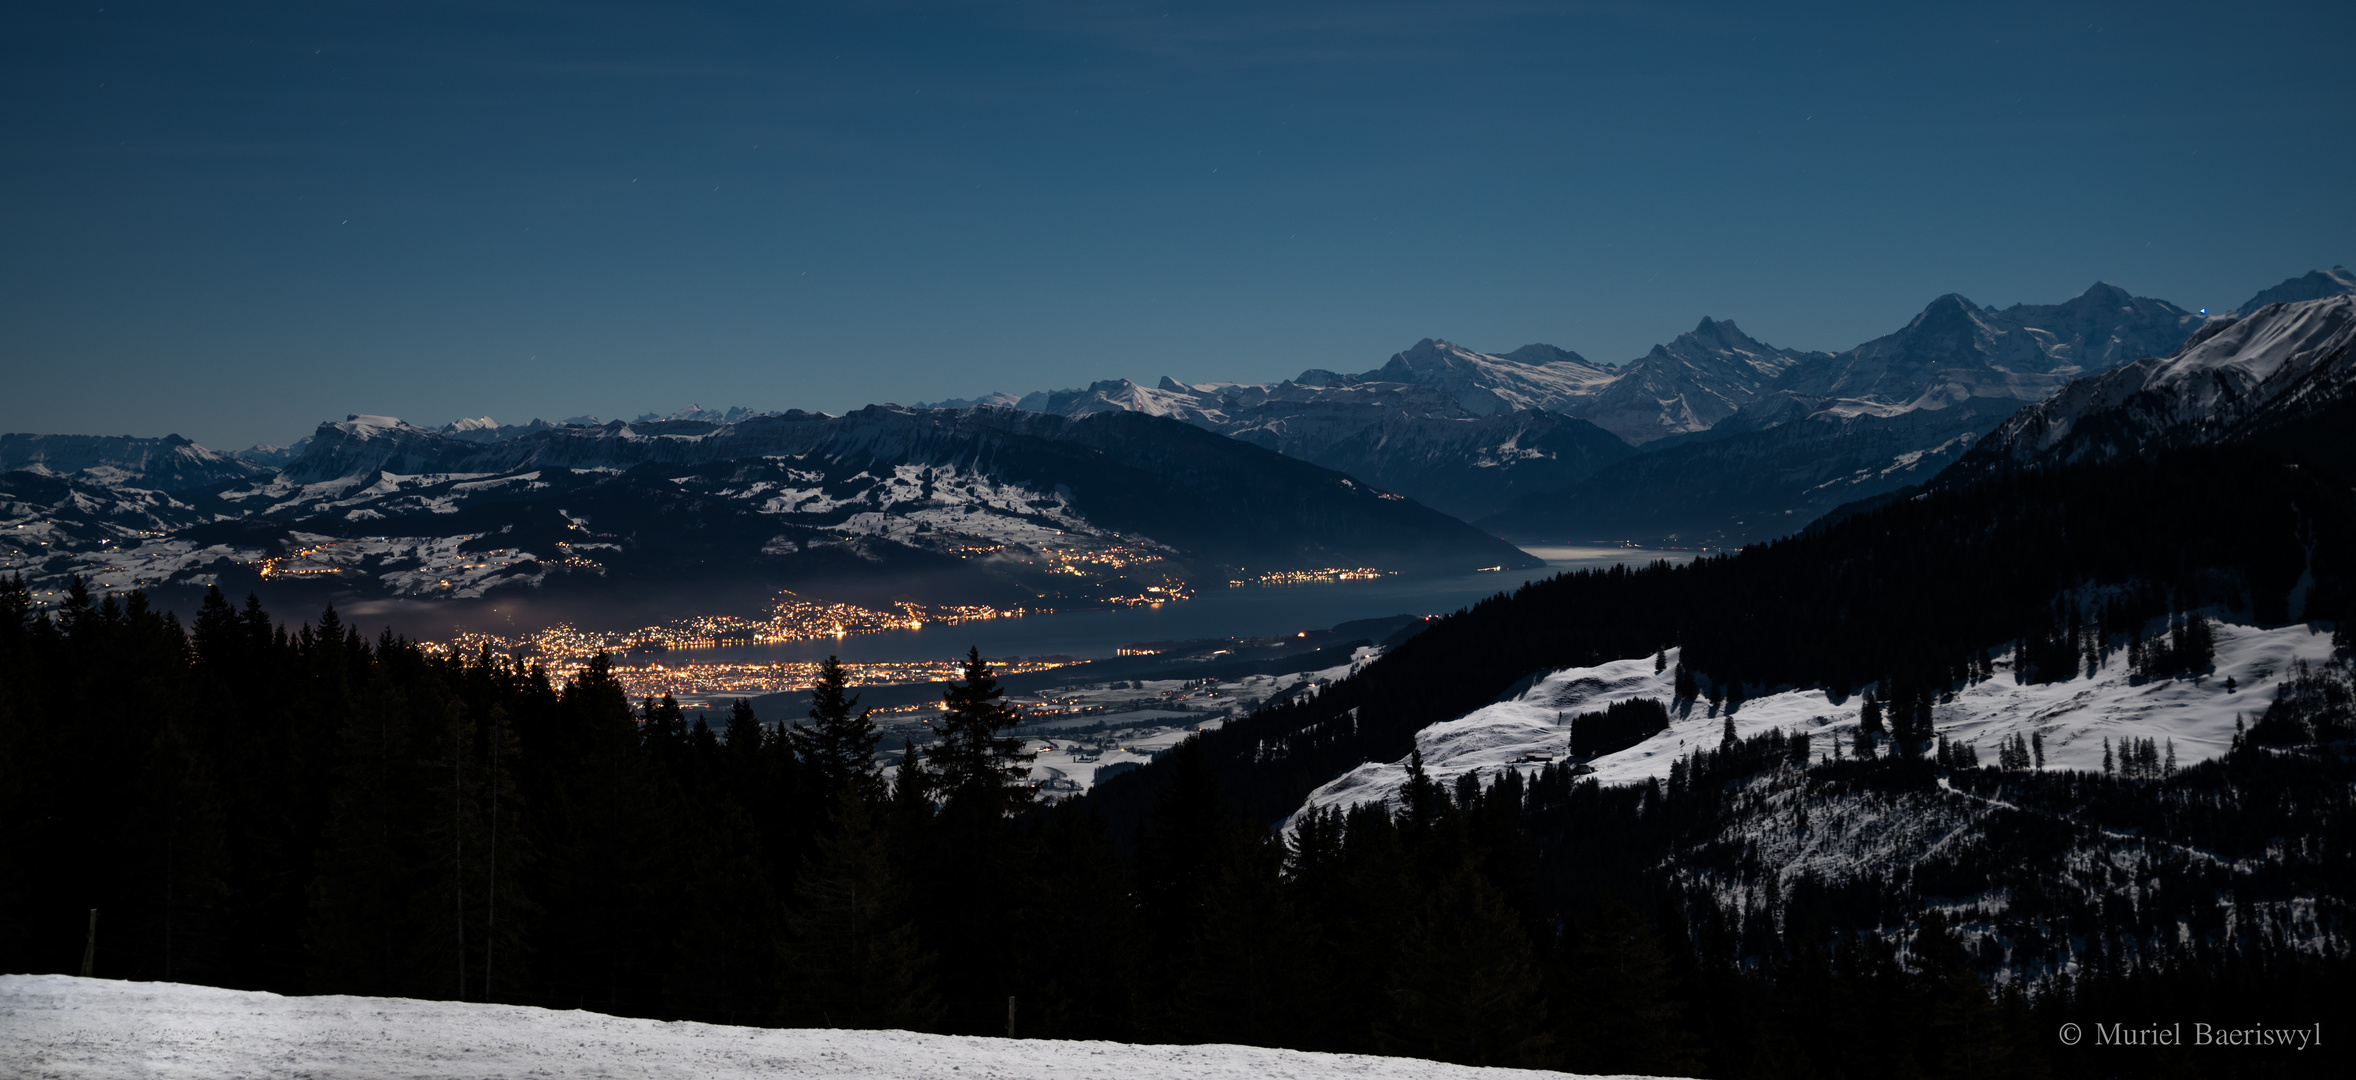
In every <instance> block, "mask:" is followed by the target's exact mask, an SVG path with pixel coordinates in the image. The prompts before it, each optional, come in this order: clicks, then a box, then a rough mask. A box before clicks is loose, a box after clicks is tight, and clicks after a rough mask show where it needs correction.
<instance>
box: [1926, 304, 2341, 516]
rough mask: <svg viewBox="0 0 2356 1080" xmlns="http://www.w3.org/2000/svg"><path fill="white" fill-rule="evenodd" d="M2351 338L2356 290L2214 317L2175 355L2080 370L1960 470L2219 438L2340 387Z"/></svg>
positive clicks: (1963, 473)
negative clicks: (2095, 372) (2085, 373)
mask: <svg viewBox="0 0 2356 1080" xmlns="http://www.w3.org/2000/svg"><path fill="white" fill-rule="evenodd" d="M2351 344H2356V296H2331V297H2325V298H2323V299H2318V300H2305V301H2300V302H2297V303H2289V304H2270V305H2267V306H2265V307H2262V308H2260V309H2258V310H2257V311H2256V312H2254V313H2252V314H2250V315H2248V316H2247V317H2243V318H2239V319H2235V318H2230V317H2229V318H2222V319H2214V320H2211V321H2210V322H2209V323H2208V324H2207V325H2205V326H2203V327H2202V328H2201V330H2200V332H2198V333H2196V334H2194V335H2193V337H2192V338H2191V340H2189V341H2187V342H2186V343H2185V344H2184V347H2183V348H2181V349H2179V350H2177V351H2176V352H2175V353H2174V354H2173V355H2171V356H2168V357H2166V358H2164V359H2162V358H2153V359H2147V360H2143V361H2140V362H2137V363H2135V364H2132V365H2129V366H2127V367H2123V368H2120V369H2118V370H2115V371H2111V372H2108V373H2105V374H2103V375H2099V376H2095V377H2091V378H2085V379H2079V380H2077V381H2075V382H2072V383H2071V384H2070V385H2069V386H2067V387H2065V388H2063V389H2062V390H2061V391H2060V392H2059V393H2056V394H2055V395H2053V396H2052V397H2051V398H2048V399H2046V400H2045V401H2042V402H2039V403H2037V404H2035V405H2032V406H2029V407H2028V408H2025V409H2022V410H2021V411H2020V412H2019V413H2018V414H2016V415H2015V416H2013V417H2012V418H2011V419H2008V420H2006V421H2005V422H2004V423H2003V424H2002V425H2000V426H1999V427H1997V429H1996V430H1995V431H1994V432H1992V433H1990V434H1989V436H1988V437H1987V438H1985V439H1983V440H1981V442H1980V446H1979V447H1978V448H1977V450H1976V451H1975V452H1974V453H1973V454H1971V455H1970V456H1969V457H1968V458H1967V459H1966V461H1965V464H1966V467H1965V468H1964V469H1963V470H1960V471H1959V473H1958V478H1963V477H1968V476H1971V475H1977V474H1978V473H1980V472H1982V471H1985V470H1990V469H1995V468H2000V467H2004V466H2021V465H2028V464H2032V463H2067V462H2078V461H2101V460H2105V459H2108V458H2112V457H2117V456H2121V455H2132V454H2137V453H2142V452H2145V451H2149V450H2156V449H2158V448H2160V447H2163V446H2174V445H2186V444H2191V443H2200V442H2209V441H2215V440H2217V439H2219V438H2220V437H2224V436H2228V435H2230V433H2231V431H2232V429H2233V428H2234V427H2235V426H2236V425H2238V424H2241V423H2244V422H2246V421H2248V420H2250V419H2252V418H2254V417H2256V416H2258V415H2260V414H2262V413H2264V412H2265V411H2267V410H2268V409H2269V408H2271V407H2273V406H2275V405H2277V404H2278V403H2286V402H2289V401H2291V400H2293V399H2295V398H2297V397H2299V396H2300V395H2302V394H2303V393H2307V392H2310V391H2315V390H2317V388H2321V392H2322V393H2326V394H2328V393H2332V392H2336V391H2337V390H2338V389H2340V388H2341V387H2343V386H2344V385H2345V384H2346V382H2347V380H2348V379H2349V378H2350V376H2351V374H2352V373H2356V370H2352V369H2356V358H2352V356H2351V350H2350V345H2351Z"/></svg>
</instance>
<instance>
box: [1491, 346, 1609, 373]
mask: <svg viewBox="0 0 2356 1080" xmlns="http://www.w3.org/2000/svg"><path fill="white" fill-rule="evenodd" d="M1497 355H1498V356H1499V357H1501V358H1503V359H1506V360H1512V361H1514V362H1516V363H1522V364H1578V365H1580V366H1582V367H1606V366H1609V365H1603V364H1597V363H1595V362H1593V361H1591V360H1589V359H1587V358H1586V357H1584V356H1581V355H1579V354H1578V353H1575V352H1572V351H1571V350H1569V349H1562V348H1556V347H1555V346H1552V345H1549V344H1547V343H1545V342H1543V341H1534V342H1531V343H1530V344H1528V345H1524V346H1522V347H1521V348H1518V349H1515V350H1514V351H1512V352H1509V353H1498V354H1497Z"/></svg>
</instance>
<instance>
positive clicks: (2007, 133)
mask: <svg viewBox="0 0 2356 1080" xmlns="http://www.w3.org/2000/svg"><path fill="white" fill-rule="evenodd" d="M2351 40H2356V4H2349V3H2346V2H2344V0H2341V2H2334V3H2312V4H2291V5H2263V4H2238V5H2207V6H2202V7H2161V6H2159V5H2153V4H2148V3H2138V4H2118V5H2109V6H2101V5H2088V4H2050V3H2038V4H2023V5H2018V6H1999V5H1991V4H1947V5H1937V6H1931V5H1867V4H1860V5H1856V6H1852V7H1810V8H1805V9H1803V8H1800V7H1797V6H1794V5H1759V4H1730V5H1723V6H1712V5H1694V4H1658V5H1654V4H1632V3H1610V4H1508V3H1479V2H1458V3H1447V4H1388V3H1380V2H1359V3H1347V4H1335V5H1316V4H1268V3H1239V4H1233V5H1224V6H1208V7H1206V6H1197V5H1159V4H1155V5H1125V4H1121V3H1117V2H1087V3H1072V4H1055V3H1031V4H1020V3H1017V4H991V3H943V4H840V5H829V4H819V3H803V4H755V5H744V6H741V7H726V6H717V5H704V6H696V5H688V4H677V5H646V6H642V7H623V6H611V5H599V4H595V3H580V2H568V3H563V4H547V5H531V4H512V3H511V4H484V3H467V4H400V5H372V4H318V3H305V4H284V5H274V4H264V3H238V4H214V3H189V2H175V3H169V4H158V5H139V4H122V3H117V2H111V0H110V2H106V3H102V4H101V3H86V4H85V3H23V4H12V5H7V6H6V7H5V8H0V155H4V159H5V165H4V167H0V370H4V373H5V376H6V378H5V384H4V385H5V388H6V389H5V391H0V430H4V431H63V432H86V433H105V434H124V433H128V434H140V435H159V434H163V433H165V432H179V433H182V434H185V435H187V436H189V437H191V438H195V439H197V440H198V441H200V442H203V443H205V444H207V445H210V446H215V447H218V448H224V449H227V448H235V447H240V446H244V445H247V444H250V443H253V442H257V441H268V442H276V443H284V442H289V441H291V440H293V439H295V438H297V437H300V436H301V435H303V434H305V433H307V432H308V431H309V429H310V428H311V427H312V426H313V425H314V424H316V423H317V422H318V421H319V420H322V419H330V418H334V419H340V418H341V417H342V416H343V415H344V414H345V413H348V412H371V413H385V414H392V415H398V416H402V417H404V418H407V419H410V420H412V421H415V422H420V423H429V424H439V423H443V422H446V421H449V420H451V419H454V418H457V417H459V416H479V415H484V414H488V415H490V416H492V417H495V418H497V419H499V420H501V421H507V422H521V421H524V420H528V419H530V418H532V417H534V416H541V417H546V418H549V419H557V418H561V417H566V416H572V415H576V414H582V413H591V414H597V415H600V416H605V417H613V416H622V417H629V416H634V415H636V414H638V413H641V412H645V411H649V410H661V411H667V410H670V409H675V408H678V407H681V406H684V405H686V404H688V403H690V402H698V403H701V404H704V405H708V406H718V405H732V404H741V405H750V406H755V407H760V408H786V407H801V408H812V409H826V410H829V411H840V410H843V409H847V408H855V407H857V406H859V405H862V404H865V403H868V402H874V401H900V402H913V401H918V400H927V399H937V398H943V397H951V396H972V395H976V394H980V393H984V392H987V391H991V390H1006V391H1010V392H1017V393H1019V392H1022V391H1026V390H1033V389H1042V388H1049V387H1061V386H1073V385H1080V384H1084V383H1086V382H1088V381H1090V380H1093V379H1099V378H1112V377H1118V376H1127V377H1130V378H1134V379H1137V380H1139V381H1144V382H1150V381H1152V380H1153V379H1155V378H1157V377H1159V376H1161V375H1165V374H1167V375H1170V376H1173V377H1176V378H1179V379H1182V380H1188V381H1206V380H1269V379H1276V378H1282V377H1287V376H1290V375H1293V374H1296V373H1298V372H1299V371H1300V370H1301V369H1303V368H1306V367H1328V368H1335V369H1341V370H1364V369H1366V368H1371V367H1374V366H1377V365H1379V364H1380V363H1381V362H1382V361H1383V360H1384V359H1385V358H1387V357H1388V356H1389V355H1390V354H1391V353H1393V352H1395V351H1397V350H1399V349H1401V348H1404V347H1406V346H1407V345H1410V344H1412V343H1413V342H1414V341H1415V340H1416V339H1418V338H1421V337H1427V336H1433V337H1445V338H1448V339H1451V340H1455V341H1460V342H1463V343H1465V344H1468V345H1472V346H1474V347H1477V348H1483V349H1491V350H1503V349H1510V348H1513V347H1515V346H1518V345H1522V344H1526V343H1529V342H1532V341H1546V342H1551V343H1553V344H1556V345H1559V346H1562V347H1565V348H1569V349H1574V350H1577V351H1578V352H1580V353H1582V354H1584V355H1586V356H1587V357H1588V358H1590V359H1593V360H1599V361H1607V362H1621V361H1626V360H1629V359H1633V358H1635V357H1636V356H1639V355H1641V354H1642V353H1643V352H1644V351H1645V350H1646V349H1647V348H1649V347H1650V346H1651V345H1652V344H1653V343H1654V342H1656V341H1664V340H1667V339H1668V338H1670V337H1672V336H1674V335H1675V334H1677V333H1678V332H1680V331H1683V330H1686V329H1689V328H1690V327H1691V326H1692V325H1693V323H1694V322H1695V321H1696V320H1698V319H1699V318H1701V317H1702V316H1704V315H1711V316H1716V317H1719V318H1732V319H1734V320H1736V321H1737V322H1738V323H1739V324H1740V325H1741V326H1742V327H1743V328H1744V329H1745V330H1748V331H1750V332H1751V333H1752V334H1754V335H1756V336H1758V337H1761V338H1763V339H1765V340H1767V341H1770V342H1772V343H1774V344H1777V345H1788V346H1793V347H1799V348H1818V349H1838V348H1844V347H1847V346H1849V345H1853V344H1856V343H1858V342H1859V341H1862V340H1865V339H1867V338H1870V337H1873V336H1876V335H1878V334H1882V333H1886V332H1888V331H1889V330H1891V329H1894V328H1896V327H1897V326H1899V325H1901V324H1903V323H1904V322H1905V320H1906V319H1908V318H1909V317H1911V316H1912V315H1913V314H1914V313H1915V312H1916V311H1917V310H1919V309H1920V308H1921V307H1922V305H1923V304H1924V303H1926V302H1927V301H1929V300H1930V299H1931V298H1933V297H1934V296H1937V295H1939V294H1941V293H1946V292H1961V293H1964V294H1965V295H1967V296H1969V297H1971V298H1972V299H1973V300H1976V301H1979V302H1982V303H1996V304H2010V303H2013V302H2016V301H2030V302H2052V301H2058V300H2061V299H2064V298H2066V297H2069V296H2072V295H2075V294H2077V293H2078V292H2079V291H2081V290H2083V289H2084V288H2085V287H2086V286H2087V285H2089V284H2091V283H2093V282H2094V281H2096V280H2108V281H2112V282H2116V283H2118V284H2120V285H2123V286H2125V287H2127V288H2128V289H2130V290H2132V291H2134V292H2136V293H2140V294H2143V295H2150V296H2159V297H2162V298H2165V299H2169V300H2172V301H2174V302H2176V303H2179V304H2183V305H2186V306H2187V307H2200V306H2209V307H2215V308H2223V307H2230V306H2232V305H2233V304H2236V303H2239V302H2240V301H2242V300H2243V299H2245V298H2247V297H2248V296H2249V294H2251V293H2252V292H2255V291H2256V290H2258V289H2259V288H2262V287H2264V286H2267V285H2271V284H2273V283H2275V282H2277V281H2279V280H2281V279H2283V278H2285V277H2289V276H2292V275H2295V274H2299V273H2302V272H2304V271H2307V270H2309V269H2314V268H2319V267H2328V266H2330V265H2332V264H2333V263H2338V262H2351V261H2356V199H2351V198H2350V194H2351V192H2352V191H2356V180H2352V179H2351V178H2352V177H2356V138H2352V137H2351V136H2352V135H2356V90H2351V83H2350V80H2349V72H2350V68H2349V60H2348V56H2349V54H2348V42H2350V41H2351Z"/></svg>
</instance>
